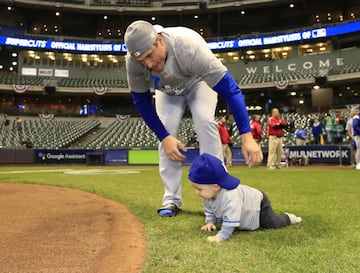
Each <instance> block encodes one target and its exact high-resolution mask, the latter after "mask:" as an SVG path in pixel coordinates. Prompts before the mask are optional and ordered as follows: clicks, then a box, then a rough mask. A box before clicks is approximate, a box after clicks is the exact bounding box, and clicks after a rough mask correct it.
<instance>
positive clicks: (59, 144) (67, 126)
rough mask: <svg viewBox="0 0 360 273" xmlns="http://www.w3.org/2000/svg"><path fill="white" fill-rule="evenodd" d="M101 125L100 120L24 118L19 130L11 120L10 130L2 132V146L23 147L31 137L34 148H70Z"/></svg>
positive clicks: (0, 143) (0, 134)
mask: <svg viewBox="0 0 360 273" xmlns="http://www.w3.org/2000/svg"><path fill="white" fill-rule="evenodd" d="M99 125H100V122H99V121H95V120H85V121H40V120H24V121H23V122H22V130H20V131H19V130H18V129H17V128H16V124H15V121H10V128H9V130H8V131H5V130H1V132H0V146H1V147H2V148H22V147H23V144H22V142H23V141H24V140H25V139H26V138H27V137H29V138H30V139H31V141H32V143H33V148H49V149H50V148H51V149H54V148H68V147H69V146H70V145H71V144H72V143H74V142H75V141H76V140H78V139H80V138H82V137H83V136H85V135H86V134H88V133H89V132H90V131H91V130H93V129H95V128H96V127H97V126H99Z"/></svg>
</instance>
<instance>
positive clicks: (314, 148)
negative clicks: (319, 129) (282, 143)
mask: <svg viewBox="0 0 360 273" xmlns="http://www.w3.org/2000/svg"><path fill="white" fill-rule="evenodd" d="M288 148H289V157H290V158H302V157H307V158H309V160H310V164H313V163H324V164H325V163H331V164H350V161H351V150H350V147H349V146H341V145H319V146H318V145H309V146H290V147H288Z"/></svg>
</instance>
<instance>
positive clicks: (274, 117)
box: [267, 108, 288, 170]
mask: <svg viewBox="0 0 360 273" xmlns="http://www.w3.org/2000/svg"><path fill="white" fill-rule="evenodd" d="M286 128H288V124H287V122H286V121H285V120H284V119H282V118H281V117H280V112H279V109H278V108H273V109H272V111H271V117H270V118H269V120H268V130H269V153H268V161H267V167H268V168H269V169H270V170H273V169H280V162H281V156H282V151H283V150H282V149H283V137H284V129H286Z"/></svg>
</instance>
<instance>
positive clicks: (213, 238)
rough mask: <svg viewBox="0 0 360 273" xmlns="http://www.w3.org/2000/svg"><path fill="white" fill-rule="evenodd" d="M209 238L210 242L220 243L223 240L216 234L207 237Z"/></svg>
mask: <svg viewBox="0 0 360 273" xmlns="http://www.w3.org/2000/svg"><path fill="white" fill-rule="evenodd" d="M207 240H208V242H209V243H220V242H221V240H220V239H219V237H217V236H216V235H215V236H209V237H207Z"/></svg>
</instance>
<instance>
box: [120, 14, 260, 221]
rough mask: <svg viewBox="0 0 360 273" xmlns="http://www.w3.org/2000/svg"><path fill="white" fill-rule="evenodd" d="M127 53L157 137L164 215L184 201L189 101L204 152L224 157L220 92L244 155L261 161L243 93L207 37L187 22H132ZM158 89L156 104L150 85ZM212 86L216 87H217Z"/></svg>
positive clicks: (138, 101) (135, 92)
mask: <svg viewBox="0 0 360 273" xmlns="http://www.w3.org/2000/svg"><path fill="white" fill-rule="evenodd" d="M124 40H125V44H126V47H127V51H128V54H127V56H126V71H127V77H128V83H129V89H130V91H131V96H132V99H133V102H134V105H135V106H136V108H137V109H138V111H139V112H140V114H141V116H142V117H143V119H144V121H145V123H146V124H147V125H148V126H149V127H150V128H151V129H152V130H153V131H154V133H155V134H156V136H157V137H158V139H159V141H160V144H159V157H160V161H159V172H160V176H161V178H162V181H163V183H164V187H165V193H164V196H163V206H162V207H161V208H160V209H159V210H158V214H159V215H160V216H174V215H176V214H177V213H178V212H179V211H180V209H181V205H182V197H181V178H182V162H181V161H182V160H184V159H185V155H184V154H183V153H181V150H182V151H186V147H185V146H184V144H183V143H181V141H179V140H178V139H177V135H178V128H179V125H180V121H181V119H182V116H183V113H184V109H185V107H186V106H188V107H189V108H190V111H191V114H192V118H193V122H194V129H195V131H196V133H197V136H198V140H199V149H200V154H202V153H204V152H206V153H209V154H212V155H214V156H216V157H217V158H219V159H221V160H222V149H221V142H220V138H219V133H218V130H217V124H216V122H215V119H214V116H215V109H216V105H217V94H219V95H221V96H222V97H223V98H224V99H225V100H226V101H227V103H228V105H229V107H230V110H231V112H232V114H233V115H234V117H235V121H236V125H237V127H238V129H239V132H240V135H241V142H242V151H243V154H244V158H245V160H246V162H247V164H249V166H256V165H258V164H259V163H260V162H261V161H262V159H263V155H262V152H261V149H260V148H259V146H258V145H257V144H256V142H255V141H254V139H253V138H252V135H251V132H250V126H249V118H248V113H247V110H246V106H245V102H244V98H243V96H242V93H241V90H240V88H239V87H238V85H237V84H236V81H235V80H234V79H233V78H232V77H231V75H230V74H229V72H228V71H227V69H226V67H225V66H224V65H223V64H222V63H221V62H220V61H219V60H218V59H217V58H216V57H215V56H214V55H213V53H212V52H211V50H210V49H209V48H208V46H207V44H206V42H205V40H204V39H203V38H202V37H201V36H200V35H199V34H198V33H196V32H195V31H193V30H191V29H188V28H185V27H171V28H163V27H161V26H153V25H152V24H150V23H149V22H146V21H141V20H139V21H135V22H133V23H132V24H130V25H129V26H128V28H127V30H126V33H125V36H124ZM151 87H153V88H154V89H155V107H156V110H155V107H154V105H153V103H152V95H151V93H150V88H151ZM214 90H215V91H216V92H214Z"/></svg>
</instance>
